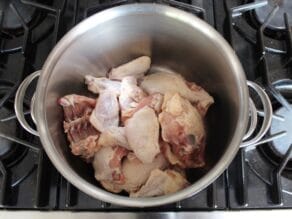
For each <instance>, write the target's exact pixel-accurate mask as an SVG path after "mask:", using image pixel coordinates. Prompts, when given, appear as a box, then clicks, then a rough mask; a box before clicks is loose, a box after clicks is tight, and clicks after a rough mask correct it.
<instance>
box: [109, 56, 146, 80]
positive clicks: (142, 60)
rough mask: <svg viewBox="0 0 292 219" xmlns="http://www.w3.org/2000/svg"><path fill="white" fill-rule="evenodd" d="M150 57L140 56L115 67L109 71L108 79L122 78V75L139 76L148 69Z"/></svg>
mask: <svg viewBox="0 0 292 219" xmlns="http://www.w3.org/2000/svg"><path fill="white" fill-rule="evenodd" d="M150 64H151V59H150V58H149V57H148V56H141V57H139V58H137V59H134V60H132V61H130V62H128V63H126V64H123V65H121V66H119V67H117V68H113V69H112V70H111V71H110V73H109V79H115V80H122V79H123V78H124V77H127V76H133V77H135V78H141V77H143V76H144V74H145V73H146V72H147V71H148V70H149V68H150Z"/></svg>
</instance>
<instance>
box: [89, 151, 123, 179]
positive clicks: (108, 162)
mask: <svg viewBox="0 0 292 219" xmlns="http://www.w3.org/2000/svg"><path fill="white" fill-rule="evenodd" d="M127 154H128V150H126V149H125V148H122V147H119V146H115V147H101V148H100V150H99V151H98V152H97V153H96V154H95V156H94V160H93V162H92V165H93V168H94V172H95V174H94V176H95V178H96V179H97V180H108V181H112V182H115V183H118V184H120V183H124V180H125V177H124V175H123V173H122V170H121V161H122V158H123V157H124V156H126V155H127Z"/></svg>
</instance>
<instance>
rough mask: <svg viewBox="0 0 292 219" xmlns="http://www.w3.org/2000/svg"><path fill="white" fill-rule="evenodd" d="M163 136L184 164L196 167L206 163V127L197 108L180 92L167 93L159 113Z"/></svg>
mask: <svg viewBox="0 0 292 219" xmlns="http://www.w3.org/2000/svg"><path fill="white" fill-rule="evenodd" d="M159 122H160V125H161V136H162V139H163V140H164V141H165V142H168V143H170V145H171V149H172V152H173V153H174V154H175V155H176V156H177V157H178V158H179V159H180V161H181V162H182V163H183V164H184V165H183V166H182V167H183V168H185V167H187V168H195V167H201V166H203V165H204V159H203V156H204V148H205V135H206V133H205V127H204V123H203V119H202V117H201V115H200V114H199V112H198V111H197V109H196V108H195V107H194V106H192V105H191V103H190V102H189V101H188V100H186V99H184V98H182V97H181V96H180V95H179V94H177V93H176V94H174V95H172V94H169V93H167V94H166V95H165V98H164V102H163V105H162V112H161V113H160V114H159Z"/></svg>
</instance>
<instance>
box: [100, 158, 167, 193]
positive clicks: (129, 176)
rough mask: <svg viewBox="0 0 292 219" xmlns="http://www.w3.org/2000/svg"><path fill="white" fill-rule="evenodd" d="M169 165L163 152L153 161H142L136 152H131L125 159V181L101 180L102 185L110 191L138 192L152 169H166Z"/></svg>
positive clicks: (123, 169)
mask: <svg viewBox="0 0 292 219" xmlns="http://www.w3.org/2000/svg"><path fill="white" fill-rule="evenodd" d="M167 167H168V162H167V161H166V159H165V158H164V156H163V155H162V154H158V155H157V156H156V157H155V158H154V160H153V162H152V163H148V164H145V163H142V162H141V161H140V160H139V159H138V158H137V157H136V155H135V154H134V153H129V154H128V156H127V157H126V158H125V159H124V161H123V165H122V172H123V174H124V179H125V180H124V183H123V184H118V183H116V182H112V181H108V180H107V181H106V180H104V181H101V183H102V185H103V186H104V187H105V188H106V189H107V190H109V191H111V192H114V193H119V192H121V191H122V190H124V191H127V192H129V193H131V192H136V191H138V190H139V188H140V187H141V186H142V185H144V184H145V182H146V181H147V179H148V178H149V176H150V173H151V171H152V170H155V169H161V170H164V169H166V168H167Z"/></svg>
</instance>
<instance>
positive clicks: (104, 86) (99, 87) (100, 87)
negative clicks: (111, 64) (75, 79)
mask: <svg viewBox="0 0 292 219" xmlns="http://www.w3.org/2000/svg"><path fill="white" fill-rule="evenodd" d="M85 84H87V88H88V90H90V91H91V92H92V93H95V94H99V93H101V92H103V91H108V92H111V93H114V94H116V95H117V96H118V95H120V93H121V82H119V81H112V80H109V79H108V78H104V77H102V78H95V77H93V76H91V75H86V76H85Z"/></svg>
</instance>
